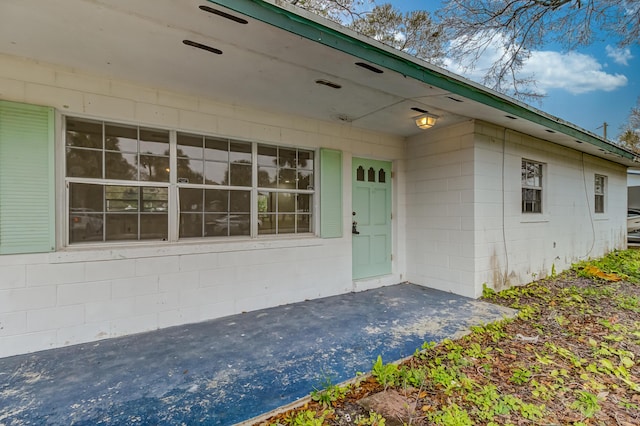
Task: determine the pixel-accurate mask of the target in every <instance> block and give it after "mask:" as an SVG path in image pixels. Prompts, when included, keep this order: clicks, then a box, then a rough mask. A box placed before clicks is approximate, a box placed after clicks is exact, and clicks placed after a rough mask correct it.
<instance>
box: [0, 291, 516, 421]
mask: <svg viewBox="0 0 640 426" xmlns="http://www.w3.org/2000/svg"><path fill="white" fill-rule="evenodd" d="M513 313H514V312H513V311H512V310H510V309H506V308H502V307H499V306H494V305H491V304H488V303H485V302H481V301H477V300H472V299H467V298H464V297H460V296H456V295H452V294H449V293H444V292H440V291H436V290H432V289H428V288H424V287H420V286H416V285H412V284H398V285H394V286H390V287H384V288H380V289H376V290H370V291H366V292H362V293H350V294H345V295H340V296H334V297H328V298H324V299H317V300H312V301H306V302H301V303H296V304H291V305H285V306H280V307H276V308H271V309H264V310H260V311H254V312H249V313H245V314H240V315H234V316H230V317H225V318H221V319H217V320H213V321H207V322H203V323H198V324H191V325H186V326H179V327H172V328H168V329H163V330H159V331H153V332H148V333H142V334H137V335H133V336H126V337H121V338H115V339H109V340H102V341H99V342H93V343H87V344H82V345H76V346H70V347H66V348H61V349H53V350H48V351H43V352H38V353H33V354H27V355H20V356H14V357H9V358H3V359H0V425H36V424H37V425H41V424H50V425H71V424H73V425H122V424H127V425H129V424H145V425H146V424H153V425H180V424H185V425H192V424H207V425H231V424H235V423H239V422H243V421H246V420H248V419H252V418H254V417H256V416H259V415H260V414H263V413H266V412H268V411H271V410H274V409H276V408H278V407H281V406H283V405H286V404H289V403H291V402H293V401H295V400H297V399H299V398H302V397H304V396H306V395H308V394H309V392H310V391H311V390H313V389H314V387H315V388H322V386H323V383H324V382H326V380H327V379H330V380H331V382H332V383H334V384H335V383H340V382H343V381H345V380H349V379H352V378H353V377H355V375H356V373H357V372H368V371H370V370H371V366H372V361H374V360H375V358H376V357H377V356H378V355H381V356H382V358H383V360H384V362H391V361H394V360H399V359H402V358H404V357H407V356H409V355H411V354H413V353H414V351H415V350H416V349H417V348H420V347H421V345H422V343H423V342H424V341H440V340H442V339H444V338H447V337H457V336H460V335H462V334H464V333H466V332H468V330H469V327H470V326H472V325H477V324H480V323H487V322H491V321H493V320H496V319H500V318H502V317H503V316H510V315H513Z"/></svg>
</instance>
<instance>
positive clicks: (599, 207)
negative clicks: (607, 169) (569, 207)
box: [593, 175, 607, 213]
mask: <svg viewBox="0 0 640 426" xmlns="http://www.w3.org/2000/svg"><path fill="white" fill-rule="evenodd" d="M606 191H607V177H606V176H603V175H595V179H594V186H593V193H594V203H593V205H594V212H595V213H604V212H605V208H604V205H605V195H606Z"/></svg>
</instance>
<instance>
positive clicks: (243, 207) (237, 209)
mask: <svg viewBox="0 0 640 426" xmlns="http://www.w3.org/2000/svg"><path fill="white" fill-rule="evenodd" d="M229 197H230V200H229V211H230V212H234V213H249V212H250V211H251V193H250V192H249V191H230V192H229Z"/></svg>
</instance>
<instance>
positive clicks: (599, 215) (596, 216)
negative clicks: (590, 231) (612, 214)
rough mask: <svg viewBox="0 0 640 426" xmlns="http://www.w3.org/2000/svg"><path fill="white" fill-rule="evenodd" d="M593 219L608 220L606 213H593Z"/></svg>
mask: <svg viewBox="0 0 640 426" xmlns="http://www.w3.org/2000/svg"><path fill="white" fill-rule="evenodd" d="M593 220H598V221H600V220H609V215H608V214H606V213H594V214H593Z"/></svg>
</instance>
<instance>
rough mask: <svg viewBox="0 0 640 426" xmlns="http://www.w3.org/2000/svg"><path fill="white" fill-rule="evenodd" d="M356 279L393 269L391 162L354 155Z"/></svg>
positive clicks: (354, 276)
mask: <svg viewBox="0 0 640 426" xmlns="http://www.w3.org/2000/svg"><path fill="white" fill-rule="evenodd" d="M352 182H353V213H354V214H353V216H352V220H353V221H354V222H356V225H355V231H356V232H357V233H356V232H354V233H353V235H352V237H353V240H352V241H353V242H352V250H353V279H361V278H368V277H375V276H379V275H386V274H390V273H391V163H390V162H387V161H378V160H367V159H363V158H355V157H354V158H353V166H352Z"/></svg>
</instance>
